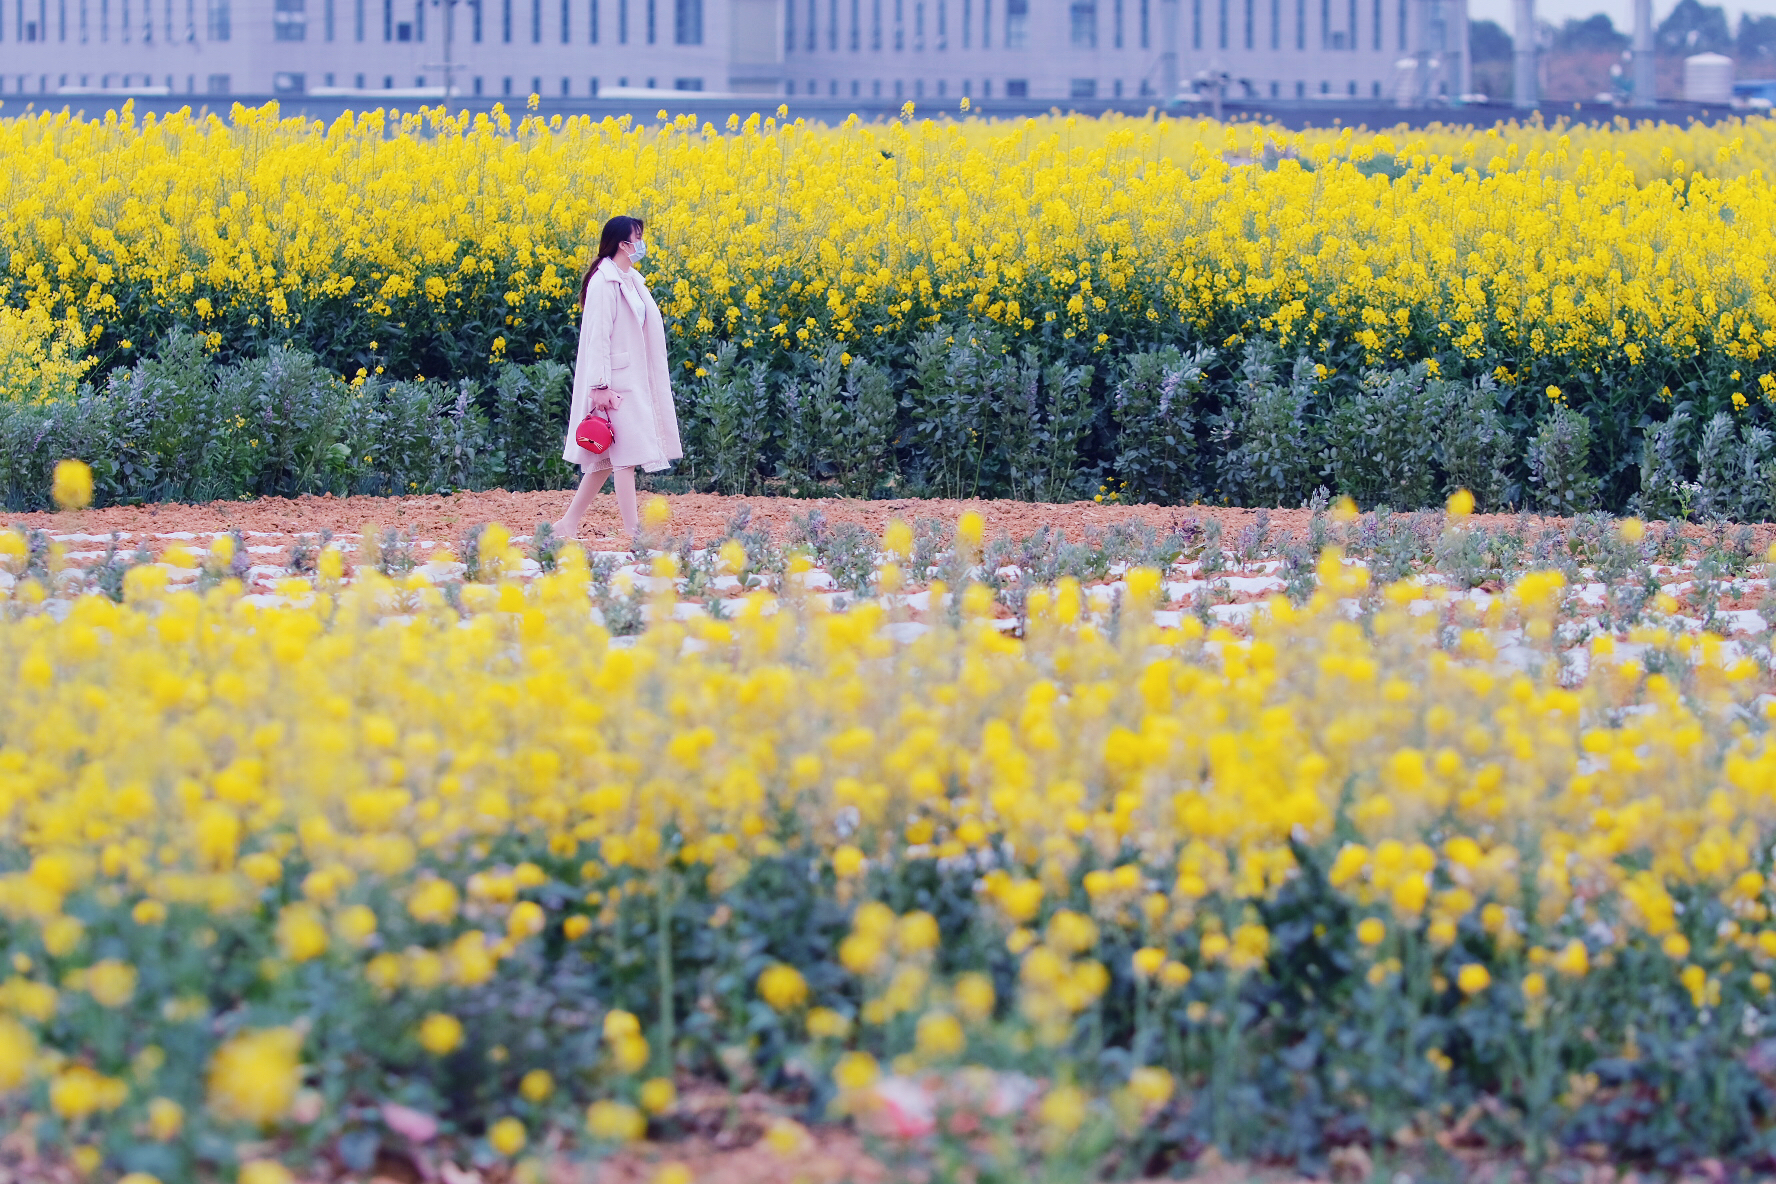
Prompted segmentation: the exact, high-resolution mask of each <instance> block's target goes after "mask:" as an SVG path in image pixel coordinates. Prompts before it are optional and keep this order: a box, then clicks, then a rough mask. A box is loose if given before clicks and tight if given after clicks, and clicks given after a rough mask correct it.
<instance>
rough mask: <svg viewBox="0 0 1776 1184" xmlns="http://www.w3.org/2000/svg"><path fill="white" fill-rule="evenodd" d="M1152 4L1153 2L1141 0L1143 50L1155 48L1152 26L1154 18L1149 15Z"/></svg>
mask: <svg viewBox="0 0 1776 1184" xmlns="http://www.w3.org/2000/svg"><path fill="white" fill-rule="evenodd" d="M1151 4H1152V0H1141V48H1142V49H1151V48H1152V47H1153V32H1152V24H1151V21H1152V17H1151V16H1150V15H1149V6H1150V5H1151Z"/></svg>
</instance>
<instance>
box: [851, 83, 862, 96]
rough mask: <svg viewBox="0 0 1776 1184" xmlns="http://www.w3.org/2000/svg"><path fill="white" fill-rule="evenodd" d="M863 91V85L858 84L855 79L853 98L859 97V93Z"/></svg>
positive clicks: (852, 90)
mask: <svg viewBox="0 0 1776 1184" xmlns="http://www.w3.org/2000/svg"><path fill="white" fill-rule="evenodd" d="M862 89H863V84H862V83H860V82H858V81H857V79H855V78H853V79H852V80H851V97H852V98H854V99H855V98H856V97H857V95H858V92H859V91H861V90H862Z"/></svg>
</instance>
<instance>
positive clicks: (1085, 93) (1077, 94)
mask: <svg viewBox="0 0 1776 1184" xmlns="http://www.w3.org/2000/svg"><path fill="white" fill-rule="evenodd" d="M1067 97H1068V98H1070V99H1095V98H1097V97H1098V80H1097V79H1096V78H1075V79H1073V80H1072V81H1071V82H1069V83H1068V84H1067Z"/></svg>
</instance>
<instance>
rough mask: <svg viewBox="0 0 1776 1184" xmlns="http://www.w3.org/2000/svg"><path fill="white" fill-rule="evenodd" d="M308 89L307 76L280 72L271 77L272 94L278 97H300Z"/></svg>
mask: <svg viewBox="0 0 1776 1184" xmlns="http://www.w3.org/2000/svg"><path fill="white" fill-rule="evenodd" d="M307 89H308V76H307V75H306V74H286V73H283V72H281V71H280V72H279V73H276V74H273V75H272V76H271V93H273V94H277V95H299V94H301V93H302V92H304V91H306V90H307Z"/></svg>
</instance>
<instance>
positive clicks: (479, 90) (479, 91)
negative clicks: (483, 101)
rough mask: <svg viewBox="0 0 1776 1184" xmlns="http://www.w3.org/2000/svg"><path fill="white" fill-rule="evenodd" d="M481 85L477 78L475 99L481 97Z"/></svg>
mask: <svg viewBox="0 0 1776 1184" xmlns="http://www.w3.org/2000/svg"><path fill="white" fill-rule="evenodd" d="M481 84H482V80H481V79H480V78H479V77H477V78H476V79H475V97H476V98H480V97H481Z"/></svg>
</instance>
